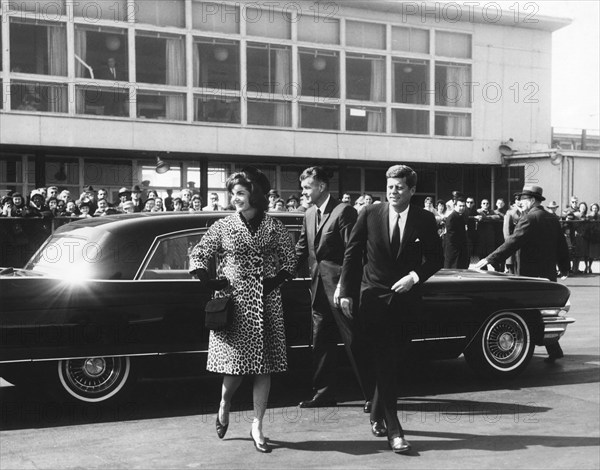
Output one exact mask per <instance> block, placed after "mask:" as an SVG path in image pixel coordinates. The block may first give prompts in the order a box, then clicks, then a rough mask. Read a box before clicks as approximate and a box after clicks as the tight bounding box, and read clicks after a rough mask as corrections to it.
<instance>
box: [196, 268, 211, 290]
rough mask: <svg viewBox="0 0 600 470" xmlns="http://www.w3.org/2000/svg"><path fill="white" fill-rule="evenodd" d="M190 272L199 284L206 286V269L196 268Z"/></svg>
mask: <svg viewBox="0 0 600 470" xmlns="http://www.w3.org/2000/svg"><path fill="white" fill-rule="evenodd" d="M192 274H193V275H194V276H196V277H197V278H198V279H199V280H200V286H202V287H206V283H207V282H208V271H207V270H206V269H196V270H195V271H192Z"/></svg>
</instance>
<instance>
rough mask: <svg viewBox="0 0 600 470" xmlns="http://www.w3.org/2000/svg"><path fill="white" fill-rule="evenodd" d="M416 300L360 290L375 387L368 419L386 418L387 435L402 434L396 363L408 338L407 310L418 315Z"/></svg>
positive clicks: (381, 419) (401, 355) (409, 315)
mask: <svg viewBox="0 0 600 470" xmlns="http://www.w3.org/2000/svg"><path fill="white" fill-rule="evenodd" d="M418 310H419V302H418V301H416V302H415V300H414V299H412V300H411V299H410V298H408V297H406V296H400V295H398V296H394V299H393V300H392V302H391V305H388V304H387V303H386V302H385V301H384V300H382V299H379V298H377V297H376V296H371V295H369V294H368V293H363V298H362V299H361V319H362V321H363V322H364V329H365V331H366V334H367V338H368V342H369V345H370V352H371V357H372V361H373V366H374V370H375V383H376V389H375V394H374V396H373V404H372V407H371V421H380V422H381V421H385V424H386V426H387V429H388V438H393V437H400V436H404V431H403V430H402V426H401V425H400V421H399V420H398V412H397V400H398V385H397V380H396V377H397V375H398V365H399V361H400V359H401V357H403V355H404V354H405V352H406V349H407V348H408V346H409V344H410V340H411V334H412V332H413V329H412V326H413V325H412V323H411V322H412V320H411V317H412V318H414V317H413V316H412V315H411V314H410V312H413V313H414V314H417V315H418Z"/></svg>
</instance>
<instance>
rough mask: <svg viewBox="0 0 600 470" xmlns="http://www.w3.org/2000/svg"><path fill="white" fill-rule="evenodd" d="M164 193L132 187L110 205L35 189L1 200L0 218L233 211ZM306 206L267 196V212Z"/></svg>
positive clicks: (99, 193)
mask: <svg viewBox="0 0 600 470" xmlns="http://www.w3.org/2000/svg"><path fill="white" fill-rule="evenodd" d="M144 193H145V194H144ZM166 193H167V196H166V197H164V198H162V197H160V196H159V192H158V191H157V190H154V189H148V190H146V191H142V189H141V188H140V187H139V186H138V185H135V186H133V187H132V188H131V189H128V188H126V187H122V188H121V189H120V190H119V192H118V198H119V200H118V201H111V200H110V197H109V192H108V190H107V189H106V188H99V189H98V190H95V189H94V188H93V186H90V185H88V186H85V187H84V189H83V192H82V193H81V194H80V195H79V197H73V195H72V194H71V192H70V191H69V190H67V189H64V190H62V191H60V192H59V188H58V187H57V186H49V187H47V188H45V187H43V188H36V189H34V190H33V191H31V193H30V194H29V196H27V197H25V196H23V195H22V194H21V193H19V192H14V191H9V192H8V194H7V195H6V196H4V197H3V198H2V199H1V200H0V208H1V212H0V217H79V218H86V217H101V216H104V215H111V214H129V213H134V212H169V211H172V212H201V211H223V210H234V207H233V206H232V204H231V203H225V204H222V203H221V201H219V194H218V193H216V192H211V193H209V195H208V203H207V204H206V205H203V201H202V196H200V194H199V193H198V192H194V191H193V190H192V189H189V188H183V189H181V190H180V191H179V192H178V193H176V194H175V195H174V193H173V190H172V189H167V190H166ZM309 205H310V204H309V203H308V202H307V200H306V198H305V197H303V196H302V195H291V196H290V197H289V198H287V200H284V199H282V198H281V197H280V196H279V194H278V192H277V191H276V190H272V191H270V193H269V207H268V211H269V212H285V211H287V212H295V211H299V212H304V211H305V210H306V209H307V208H308V207H309Z"/></svg>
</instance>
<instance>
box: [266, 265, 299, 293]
mask: <svg viewBox="0 0 600 470" xmlns="http://www.w3.org/2000/svg"><path fill="white" fill-rule="evenodd" d="M292 278H293V276H292V275H291V274H290V273H288V272H287V271H286V270H284V269H282V270H281V271H279V273H277V276H275V277H265V278H264V279H263V295H269V294H270V293H271V292H273V291H274V290H275V289H277V288H278V287H279V286H280V285H281V284H283V283H284V282H285V281H288V280H290V279H292Z"/></svg>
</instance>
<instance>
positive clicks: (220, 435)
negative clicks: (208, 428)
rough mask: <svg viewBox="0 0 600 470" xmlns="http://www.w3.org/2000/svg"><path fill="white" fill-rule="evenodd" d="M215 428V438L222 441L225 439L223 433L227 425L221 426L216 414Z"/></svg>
mask: <svg viewBox="0 0 600 470" xmlns="http://www.w3.org/2000/svg"><path fill="white" fill-rule="evenodd" d="M215 427H216V428H217V436H219V439H223V438H224V437H225V433H226V432H227V428H228V427H229V423H227V424H222V423H221V421H219V415H218V414H217V421H216V422H215Z"/></svg>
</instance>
